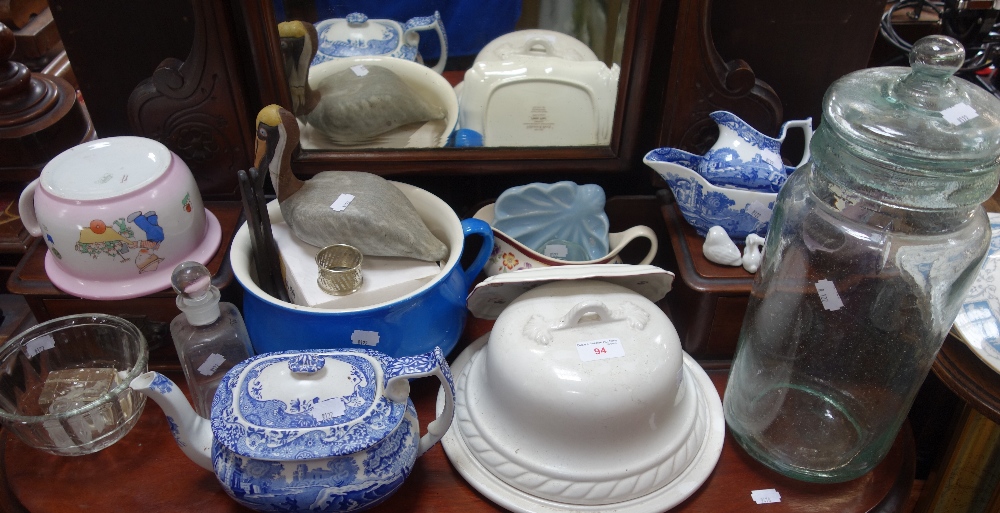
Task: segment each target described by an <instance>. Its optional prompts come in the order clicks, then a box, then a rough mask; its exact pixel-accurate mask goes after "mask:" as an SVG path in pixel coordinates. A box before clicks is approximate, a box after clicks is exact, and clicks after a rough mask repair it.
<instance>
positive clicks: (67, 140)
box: [0, 23, 93, 181]
mask: <svg viewBox="0 0 1000 513" xmlns="http://www.w3.org/2000/svg"><path fill="white" fill-rule="evenodd" d="M14 46H15V41H14V32H13V31H12V30H11V29H10V28H9V27H7V26H6V25H4V24H3V23H0V181H3V180H6V179H11V178H12V177H13V176H14V175H12V174H11V172H10V170H12V169H14V170H30V169H35V168H39V169H40V166H42V165H44V163H45V162H47V161H48V160H49V159H51V158H52V157H54V156H56V155H57V154H58V153H59V152H61V151H63V150H65V149H67V148H69V147H72V146H75V145H76V144H79V143H80V142H82V141H83V140H84V139H86V138H89V137H92V136H93V134H92V132H93V127H92V125H91V124H90V117H89V116H88V115H87V114H86V112H84V111H83V108H82V107H81V106H80V105H79V104H77V101H76V90H75V89H74V88H73V86H71V85H70V84H69V83H68V82H66V81H65V80H63V79H61V78H58V77H50V76H47V75H42V74H32V73H31V70H29V69H28V67H27V66H25V65H24V64H22V63H20V62H15V61H12V60H11V57H13V55H14ZM7 175H10V176H7Z"/></svg>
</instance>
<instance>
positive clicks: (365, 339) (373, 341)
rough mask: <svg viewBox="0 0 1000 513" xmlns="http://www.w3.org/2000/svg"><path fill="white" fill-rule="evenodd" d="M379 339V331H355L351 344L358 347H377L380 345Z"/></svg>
mask: <svg viewBox="0 0 1000 513" xmlns="http://www.w3.org/2000/svg"><path fill="white" fill-rule="evenodd" d="M378 338H379V337H378V332H377V331H365V330H354V333H352V334H351V343H352V344H354V345H357V346H371V347H375V346H377V345H378Z"/></svg>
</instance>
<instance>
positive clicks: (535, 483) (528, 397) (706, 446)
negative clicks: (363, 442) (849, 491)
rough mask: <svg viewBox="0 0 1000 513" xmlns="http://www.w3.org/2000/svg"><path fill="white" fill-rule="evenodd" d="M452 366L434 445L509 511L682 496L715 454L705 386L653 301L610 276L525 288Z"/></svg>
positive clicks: (714, 424)
mask: <svg viewBox="0 0 1000 513" xmlns="http://www.w3.org/2000/svg"><path fill="white" fill-rule="evenodd" d="M452 368H453V371H454V372H455V373H456V375H458V379H457V380H456V385H457V395H456V425H455V426H453V429H452V430H451V431H450V432H449V434H448V435H446V438H445V440H443V443H444V448H445V451H446V453H447V454H448V457H449V458H450V459H451V460H452V462H453V463H454V464H455V466H456V468H458V470H459V472H460V473H462V475H463V476H464V477H465V478H466V479H467V480H469V482H470V483H471V484H472V485H473V486H474V487H476V488H477V489H478V490H479V491H480V492H482V493H483V494H485V495H487V496H488V497H490V498H491V499H493V500H495V501H497V502H499V503H500V504H501V505H503V506H505V507H508V508H510V509H513V510H516V511H608V510H609V509H614V510H615V511H635V512H645V511H663V510H664V509H666V508H669V507H672V506H674V505H676V504H678V503H679V502H681V501H683V500H684V499H685V498H687V497H688V496H690V495H691V494H692V493H694V491H695V490H697V488H698V487H699V486H700V485H701V483H703V482H704V480H705V479H707V477H708V475H709V474H710V473H711V471H712V469H713V468H714V466H715V463H716V462H717V461H718V457H719V455H720V454H721V450H722V441H723V435H724V421H723V416H722V405H721V401H720V399H719V396H718V394H717V393H716V391H715V387H714V386H713V384H712V383H711V381H710V380H709V379H708V376H707V375H705V373H704V371H702V370H701V369H700V367H698V365H697V364H696V363H695V362H694V361H693V360H691V359H690V357H687V356H686V355H684V354H683V352H682V351H681V349H680V341H679V340H678V338H677V334H676V332H675V331H674V329H673V326H672V325H671V324H670V321H669V320H667V319H666V316H664V315H663V313H662V312H661V311H660V310H659V308H658V307H656V305H654V304H653V303H652V302H651V301H649V300H648V299H646V298H644V297H642V296H640V295H639V294H636V293H634V292H632V291H631V290H628V289H625V288H623V287H620V286H617V285H613V284H610V283H605V282H601V281H596V280H594V281H574V282H555V283H551V284H548V285H543V286H539V287H538V288H535V289H533V290H531V291H529V292H527V293H525V294H524V295H523V296H521V297H520V298H519V299H518V300H516V301H515V302H513V303H512V304H511V305H510V306H509V307H508V308H507V309H506V310H504V312H503V313H501V315H500V317H499V318H498V319H497V322H496V324H495V329H494V331H493V332H492V333H491V334H490V335H489V344H488V345H487V344H486V340H485V337H484V339H481V340H479V341H477V343H476V344H474V345H473V346H470V347H469V348H468V349H467V350H466V351H465V352H463V354H462V355H461V356H460V357H459V358H458V360H456V362H455V364H454V365H453V367H452ZM529 375H530V376H531V377H532V378H531V379H530V380H526V379H523V377H524V376H529ZM455 428H457V429H455Z"/></svg>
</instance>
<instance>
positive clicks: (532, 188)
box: [493, 182, 609, 260]
mask: <svg viewBox="0 0 1000 513" xmlns="http://www.w3.org/2000/svg"><path fill="white" fill-rule="evenodd" d="M604 201H605V196H604V189H602V188H601V186H599V185H594V184H588V185H577V184H576V183H574V182H557V183H553V184H544V183H531V184H528V185H522V186H519V187H511V188H510V189H507V190H506V191H504V192H503V193H502V194H501V195H500V197H498V198H497V201H496V204H494V206H493V212H494V217H493V227H494V228H496V229H497V230H499V231H501V232H503V233H505V234H507V235H509V236H511V237H513V238H514V239H515V240H516V241H518V242H520V243H521V244H524V245H525V246H527V247H529V248H531V249H532V250H535V251H538V252H540V253H543V252H544V246H545V245H546V244H547V243H549V242H552V241H560V242H561V243H562V242H569V243H573V244H577V245H579V246H580V247H582V248H583V250H584V252H585V253H586V258H584V260H595V259H599V258H602V257H604V256H605V255H607V254H608V251H609V243H608V227H609V223H608V216H607V214H605V213H604Z"/></svg>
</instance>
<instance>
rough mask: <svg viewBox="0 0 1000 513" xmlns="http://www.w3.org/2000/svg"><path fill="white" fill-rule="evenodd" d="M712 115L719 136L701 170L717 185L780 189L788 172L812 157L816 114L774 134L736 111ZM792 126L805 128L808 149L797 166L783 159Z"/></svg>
mask: <svg viewBox="0 0 1000 513" xmlns="http://www.w3.org/2000/svg"><path fill="white" fill-rule="evenodd" d="M709 117H711V118H712V121H715V123H716V124H717V125H718V126H719V138H718V140H716V141H715V144H714V145H713V146H712V148H711V149H709V150H708V153H706V154H705V158H704V160H703V161H702V162H701V167H700V169H699V170H698V171H699V172H700V173H701V175H702V176H704V177H705V179H706V180H708V181H709V182H712V183H713V184H715V185H718V186H722V187H737V188H740V189H748V190H755V191H764V192H778V190H779V189H781V186H782V185H783V184H784V183H785V180H786V179H788V175H789V174H791V172H792V171H794V170H795V168H796V167H798V166H800V165H802V164H804V163H806V161H807V160H809V141H810V140H811V139H812V118H806V119H801V120H795V121H788V122H787V123H785V124H784V125H782V126H781V133H780V134H779V135H778V137H777V138H774V137H769V136H767V135H764V134H762V133H760V132H758V131H757V130H756V129H754V127H752V126H750V124H749V123H747V122H746V121H743V120H742V119H740V118H739V117H738V116H737V115H735V114H733V113H732V112H726V111H722V110H720V111H715V112H713V113H711V114H709ZM789 128H801V129H802V130H803V131H804V132H805V151H804V152H803V154H802V159H801V160H800V161H799V163H798V164H797V165H796V166H786V165H785V164H784V163H783V162H782V160H781V143H783V142H784V141H785V136H787V135H788V129H789Z"/></svg>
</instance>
